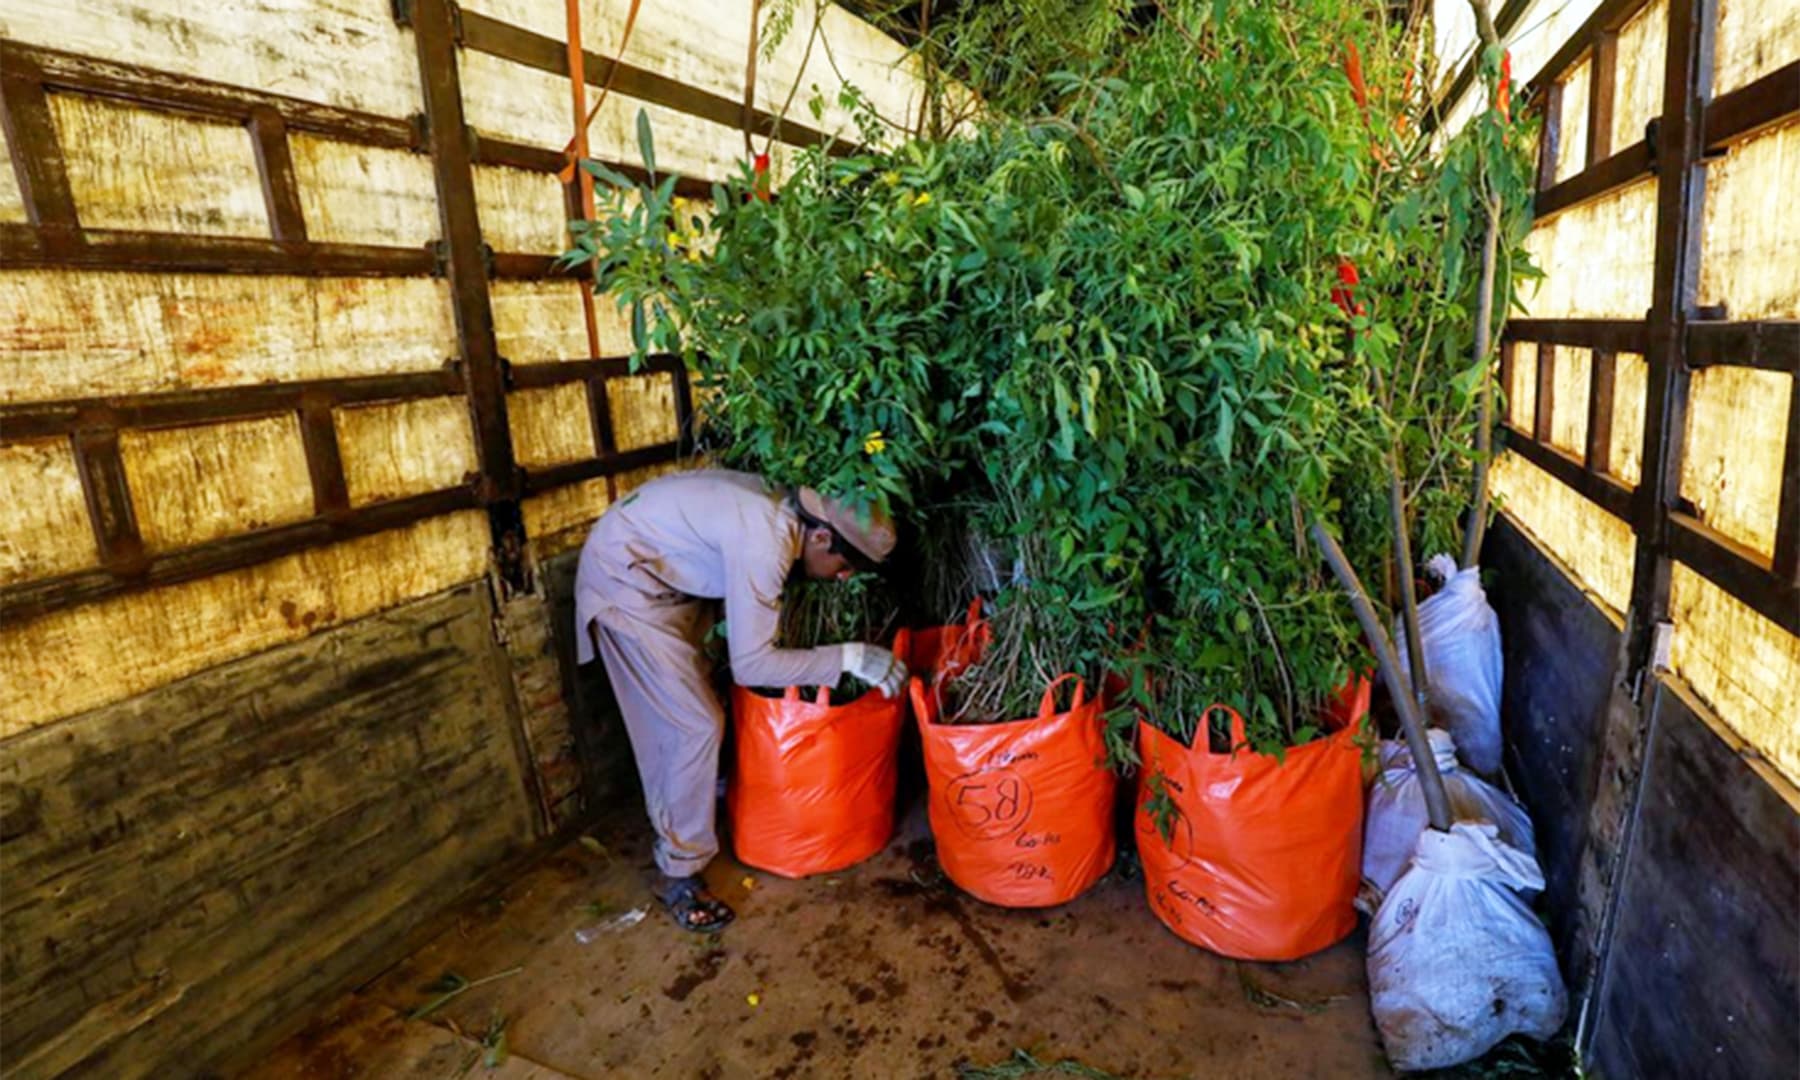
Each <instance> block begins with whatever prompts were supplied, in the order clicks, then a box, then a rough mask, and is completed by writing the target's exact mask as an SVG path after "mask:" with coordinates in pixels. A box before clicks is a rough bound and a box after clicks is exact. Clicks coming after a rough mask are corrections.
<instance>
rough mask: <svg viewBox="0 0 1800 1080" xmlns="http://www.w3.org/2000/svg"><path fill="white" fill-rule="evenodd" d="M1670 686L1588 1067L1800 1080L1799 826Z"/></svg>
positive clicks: (1662, 703)
mask: <svg viewBox="0 0 1800 1080" xmlns="http://www.w3.org/2000/svg"><path fill="white" fill-rule="evenodd" d="M1704 711H1705V706H1704V705H1700V704H1699V703H1697V702H1695V701H1693V700H1691V699H1689V698H1688V697H1686V695H1684V694H1683V693H1681V692H1680V691H1678V690H1676V689H1674V688H1671V687H1668V686H1663V687H1661V688H1659V689H1658V691H1657V692H1656V716H1655V721H1654V722H1653V723H1652V724H1651V728H1650V741H1649V747H1648V752H1647V754H1646V756H1645V766H1644V787H1643V795H1642V799H1641V802H1640V803H1639V805H1638V814H1637V824H1636V828H1635V829H1634V830H1633V832H1632V840H1631V848H1630V852H1629V854H1628V855H1627V856H1626V859H1625V866H1624V869H1623V871H1622V872H1621V874H1620V892H1619V914H1618V922H1617V925H1616V926H1615V928H1614V930H1613V933H1612V936H1611V940H1610V941H1609V942H1608V945H1607V950H1606V960H1605V967H1604V972H1603V975H1602V977H1601V981H1600V986H1599V991H1598V992H1599V1008H1598V1011H1597V1012H1596V1014H1595V1022H1594V1025H1593V1029H1594V1038H1593V1043H1592V1047H1593V1049H1592V1053H1591V1055H1590V1060H1592V1061H1593V1063H1594V1065H1595V1067H1596V1068H1597V1070H1598V1071H1599V1073H1600V1074H1601V1075H1602V1076H1606V1077H1635V1076H1647V1077H1655V1076H1670V1077H1675V1076H1679V1077H1721V1078H1732V1080H1736V1078H1740V1077H1763V1076H1767V1077H1793V1076H1800V813H1796V809H1795V805H1794V804H1793V803H1790V801H1789V797H1788V796H1786V795H1784V794H1783V792H1782V791H1780V790H1779V789H1778V788H1777V785H1778V784H1780V783H1781V781H1779V780H1776V781H1774V782H1771V781H1770V779H1767V778H1765V777H1764V776H1763V775H1762V774H1760V773H1759V772H1758V771H1757V770H1756V769H1754V768H1753V767H1752V766H1751V765H1750V764H1749V762H1747V761H1746V760H1745V758H1744V757H1743V756H1741V755H1740V754H1739V753H1738V749H1737V747H1736V746H1735V745H1734V740H1733V739H1731V738H1730V736H1728V735H1724V734H1721V733H1720V732H1719V731H1716V730H1714V729H1713V727H1712V726H1711V725H1710V724H1709V723H1708V721H1707V719H1706V718H1705V717H1704V716H1703V713H1704Z"/></svg>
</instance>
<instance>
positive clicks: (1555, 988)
mask: <svg viewBox="0 0 1800 1080" xmlns="http://www.w3.org/2000/svg"><path fill="white" fill-rule="evenodd" d="M1543 887H1544V877H1543V874H1541V873H1540V872H1539V871H1538V866H1537V860H1535V859H1533V858H1532V857H1531V856H1529V855H1526V854H1524V853H1523V852H1520V851H1517V850H1515V849H1513V848H1510V847H1507V846H1506V845H1505V844H1503V843H1501V842H1500V839H1499V830H1498V829H1497V828H1496V827H1495V826H1493V825H1488V824H1473V825H1471V824H1459V825H1456V826H1454V827H1452V829H1451V830H1450V831H1449V832H1447V833H1441V832H1436V831H1434V830H1430V829H1427V830H1426V831H1425V833H1424V835H1422V836H1420V837H1419V846H1418V849H1417V850H1416V851H1415V852H1414V854H1413V862H1412V866H1411V867H1410V868H1409V869H1408V870H1407V871H1406V873H1405V874H1403V875H1401V878H1400V880H1399V881H1397V882H1395V883H1394V888H1393V890H1392V891H1390V892H1389V893H1388V895H1387V899H1386V900H1384V901H1383V902H1382V905H1381V910H1379V911H1378V912H1376V914H1375V921H1374V922H1373V923H1372V924H1371V925H1370V928H1369V1000H1370V1006H1371V1008H1372V1010H1373V1011H1374V1013H1375V1026H1376V1028H1377V1029H1378V1030H1379V1031H1380V1032H1381V1041H1382V1044H1383V1045H1384V1046H1385V1047H1386V1048H1387V1055H1388V1060H1389V1061H1390V1062H1392V1063H1393V1065H1394V1067H1395V1068H1397V1069H1408V1070H1411V1069H1441V1068H1446V1067H1448V1066H1451V1065H1456V1064H1460V1063H1462V1062H1465V1061H1471V1060H1473V1059H1475V1058H1478V1057H1480V1056H1481V1055H1482V1054H1485V1053H1487V1052H1488V1051H1489V1050H1490V1049H1492V1048H1493V1047H1494V1046H1495V1045H1497V1044H1498V1043H1499V1042H1500V1041H1501V1040H1502V1039H1504V1038H1506V1037H1507V1036H1508V1035H1511V1034H1514V1033H1515V1032H1517V1033H1520V1034H1524V1035H1529V1036H1531V1037H1533V1038H1537V1039H1548V1038H1550V1037H1551V1036H1552V1035H1555V1034H1556V1032H1557V1031H1558V1030H1560V1029H1561V1028H1562V1023H1563V1017H1564V1014H1565V1013H1566V1012H1567V1009H1568V996H1567V993H1566V992H1565V991H1564V989H1563V983H1562V975H1561V973H1560V972H1558V971H1557V968H1556V953H1555V951H1554V950H1553V949H1552V948H1551V945H1550V935H1549V934H1548V933H1546V932H1545V930H1544V926H1543V924H1542V923H1540V922H1538V919H1537V916H1536V915H1533V914H1532V913H1531V909H1530V908H1529V907H1526V906H1525V901H1524V900H1522V899H1520V898H1519V890H1534V889H1542V888H1543Z"/></svg>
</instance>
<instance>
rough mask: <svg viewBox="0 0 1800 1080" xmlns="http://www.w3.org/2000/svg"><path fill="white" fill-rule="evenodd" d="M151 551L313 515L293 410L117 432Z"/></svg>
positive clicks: (134, 506)
mask: <svg viewBox="0 0 1800 1080" xmlns="http://www.w3.org/2000/svg"><path fill="white" fill-rule="evenodd" d="M119 454H120V456H121V457H122V458H123V459H124V461H125V475H126V477H127V478H128V480H129V482H130V485H131V505H132V509H133V510H134V511H135V512H136V514H137V522H138V531H139V532H140V533H141V534H142V535H143V538H144V547H145V549H146V550H148V551H169V550H173V549H176V548H183V547H189V546H191V545H194V544H200V543H204V542H206V541H208V540H217V539H219V538H220V537H225V536H233V535H236V534H238V533H245V532H252V531H254V530H256V529H264V528H269V527H272V526H275V525H286V524H289V523H290V522H295V521H304V520H305V519H307V518H309V517H312V516H313V496H312V482H311V480H310V479H309V478H308V473H307V470H306V450H305V447H304V445H303V444H302V443H301V441H300V420H299V417H298V416H296V415H292V414H288V415H282V416H265V417H261V418H259V419H255V420H234V421H231V422H229V423H223V424H202V425H198V426H194V427H181V428H166V429H163V430H159V431H123V432H120V433H119Z"/></svg>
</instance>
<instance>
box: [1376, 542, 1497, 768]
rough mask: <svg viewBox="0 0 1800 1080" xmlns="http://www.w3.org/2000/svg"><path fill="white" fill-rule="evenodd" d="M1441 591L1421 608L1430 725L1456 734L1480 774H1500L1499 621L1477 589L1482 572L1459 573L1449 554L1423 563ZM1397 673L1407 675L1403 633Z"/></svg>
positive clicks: (1462, 750)
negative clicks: (1440, 583)
mask: <svg viewBox="0 0 1800 1080" xmlns="http://www.w3.org/2000/svg"><path fill="white" fill-rule="evenodd" d="M1425 568H1426V570H1427V571H1428V572H1429V573H1431V574H1432V575H1433V576H1434V577H1440V578H1442V579H1443V580H1444V587H1443V588H1441V589H1439V590H1438V591H1437V592H1435V593H1433V594H1432V595H1431V597H1430V598H1429V599H1427V600H1426V601H1425V602H1423V603H1421V604H1420V605H1419V640H1420V643H1421V644H1422V646H1423V647H1424V650H1425V674H1426V677H1427V679H1428V680H1429V681H1430V684H1431V695H1430V699H1429V702H1430V705H1431V712H1432V717H1433V722H1434V723H1443V724H1445V725H1446V726H1448V727H1449V729H1450V733H1451V734H1452V735H1454V736H1456V748H1457V752H1458V753H1460V754H1461V755H1462V759H1463V761H1464V762H1466V763H1467V764H1468V766H1469V767H1470V768H1471V769H1474V770H1475V771H1476V772H1478V773H1480V774H1481V775H1483V776H1496V775H1498V774H1499V772H1500V684H1501V680H1502V678H1503V677H1504V675H1505V660H1504V658H1503V657H1502V656H1501V652H1500V619H1499V617H1498V616H1496V615H1495V614H1494V609H1493V608H1492V607H1490V606H1489V605H1488V602H1487V593H1486V592H1485V591H1483V589H1482V588H1481V570H1480V568H1479V567H1474V566H1471V567H1469V568H1468V569H1467V570H1458V569H1457V568H1456V560H1455V559H1453V558H1451V557H1450V556H1448V555H1434V556H1432V558H1431V560H1430V561H1429V562H1427V563H1426V564H1425ZM1394 641H1395V645H1396V646H1397V647H1398V650H1399V653H1400V670H1401V671H1402V672H1403V673H1407V674H1408V676H1409V677H1410V673H1411V671H1412V667H1411V661H1410V660H1409V659H1408V657H1407V651H1406V634H1405V633H1404V631H1401V632H1397V633H1395V635H1394Z"/></svg>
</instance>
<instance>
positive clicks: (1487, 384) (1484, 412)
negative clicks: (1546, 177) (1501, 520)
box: [1462, 195, 1500, 570]
mask: <svg viewBox="0 0 1800 1080" xmlns="http://www.w3.org/2000/svg"><path fill="white" fill-rule="evenodd" d="M1487 210H1488V223H1487V236H1486V237H1485V238H1483V240H1482V242H1481V295H1480V296H1478V297H1477V298H1476V300H1475V320H1476V321H1475V362H1476V363H1477V364H1478V365H1481V367H1482V372H1481V418H1480V419H1479V420H1478V421H1476V425H1475V497H1474V504H1473V505H1472V506H1470V507H1469V531H1468V532H1467V533H1465V534H1464V536H1463V556H1462V565H1463V569H1465V570H1467V569H1468V568H1469V567H1471V566H1474V565H1475V564H1476V562H1477V561H1478V560H1479V559H1480V558H1481V541H1482V538H1483V537H1484V536H1485V535H1486V533H1487V515H1488V460H1489V459H1490V458H1491V457H1493V454H1494V373H1493V372H1491V371H1488V370H1487V367H1486V365H1487V362H1488V359H1487V356H1488V348H1489V345H1490V339H1491V337H1492V326H1491V324H1492V322H1493V319H1494V262H1495V260H1496V258H1497V256H1498V249H1499V246H1500V196H1499V195H1493V196H1490V197H1489V198H1488V206H1487Z"/></svg>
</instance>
